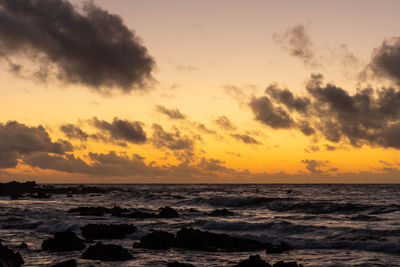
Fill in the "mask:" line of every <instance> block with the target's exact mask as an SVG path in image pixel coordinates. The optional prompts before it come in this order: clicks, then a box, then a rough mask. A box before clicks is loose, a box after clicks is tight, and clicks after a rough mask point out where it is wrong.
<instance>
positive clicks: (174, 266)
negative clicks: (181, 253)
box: [167, 261, 195, 267]
mask: <svg viewBox="0 0 400 267" xmlns="http://www.w3.org/2000/svg"><path fill="white" fill-rule="evenodd" d="M167 267H195V266H194V265H193V264H190V263H180V262H177V261H174V262H168V263H167Z"/></svg>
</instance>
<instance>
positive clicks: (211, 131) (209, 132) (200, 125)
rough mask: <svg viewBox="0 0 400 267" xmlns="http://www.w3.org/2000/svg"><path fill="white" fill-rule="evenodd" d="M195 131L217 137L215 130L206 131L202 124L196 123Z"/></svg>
mask: <svg viewBox="0 0 400 267" xmlns="http://www.w3.org/2000/svg"><path fill="white" fill-rule="evenodd" d="M197 129H199V130H200V131H201V132H203V133H206V134H213V135H217V132H216V131H215V130H211V129H208V128H207V127H206V126H205V125H204V124H203V123H198V124H197Z"/></svg>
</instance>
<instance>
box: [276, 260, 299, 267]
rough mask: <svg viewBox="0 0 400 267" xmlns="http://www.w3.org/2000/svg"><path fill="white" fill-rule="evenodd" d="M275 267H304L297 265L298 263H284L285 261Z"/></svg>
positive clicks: (279, 262) (277, 263)
mask: <svg viewBox="0 0 400 267" xmlns="http://www.w3.org/2000/svg"><path fill="white" fill-rule="evenodd" d="M272 266H273V267H303V265H301V264H297V262H296V261H290V262H284V261H278V262H276V263H275V264H274V265H272Z"/></svg>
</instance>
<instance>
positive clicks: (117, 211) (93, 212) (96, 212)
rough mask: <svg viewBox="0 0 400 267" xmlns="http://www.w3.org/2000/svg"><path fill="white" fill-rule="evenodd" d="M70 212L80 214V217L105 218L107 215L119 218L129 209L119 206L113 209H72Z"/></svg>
mask: <svg viewBox="0 0 400 267" xmlns="http://www.w3.org/2000/svg"><path fill="white" fill-rule="evenodd" d="M68 212H72V213H73V212H79V215H82V216H103V215H104V214H105V213H107V214H112V215H114V216H118V215H121V214H122V213H124V212H128V209H123V208H121V207H118V206H114V207H113V208H112V209H109V208H105V207H78V208H73V209H70V210H69V211H68Z"/></svg>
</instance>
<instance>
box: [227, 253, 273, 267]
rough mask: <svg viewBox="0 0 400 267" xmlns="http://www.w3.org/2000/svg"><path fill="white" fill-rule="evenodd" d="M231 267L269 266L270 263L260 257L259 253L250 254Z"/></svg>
mask: <svg viewBox="0 0 400 267" xmlns="http://www.w3.org/2000/svg"><path fill="white" fill-rule="evenodd" d="M233 267H271V264H269V263H268V262H266V261H265V260H263V259H261V257H260V255H252V256H250V257H249V258H248V259H247V260H242V261H241V262H239V263H238V264H236V265H234V266H233Z"/></svg>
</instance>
